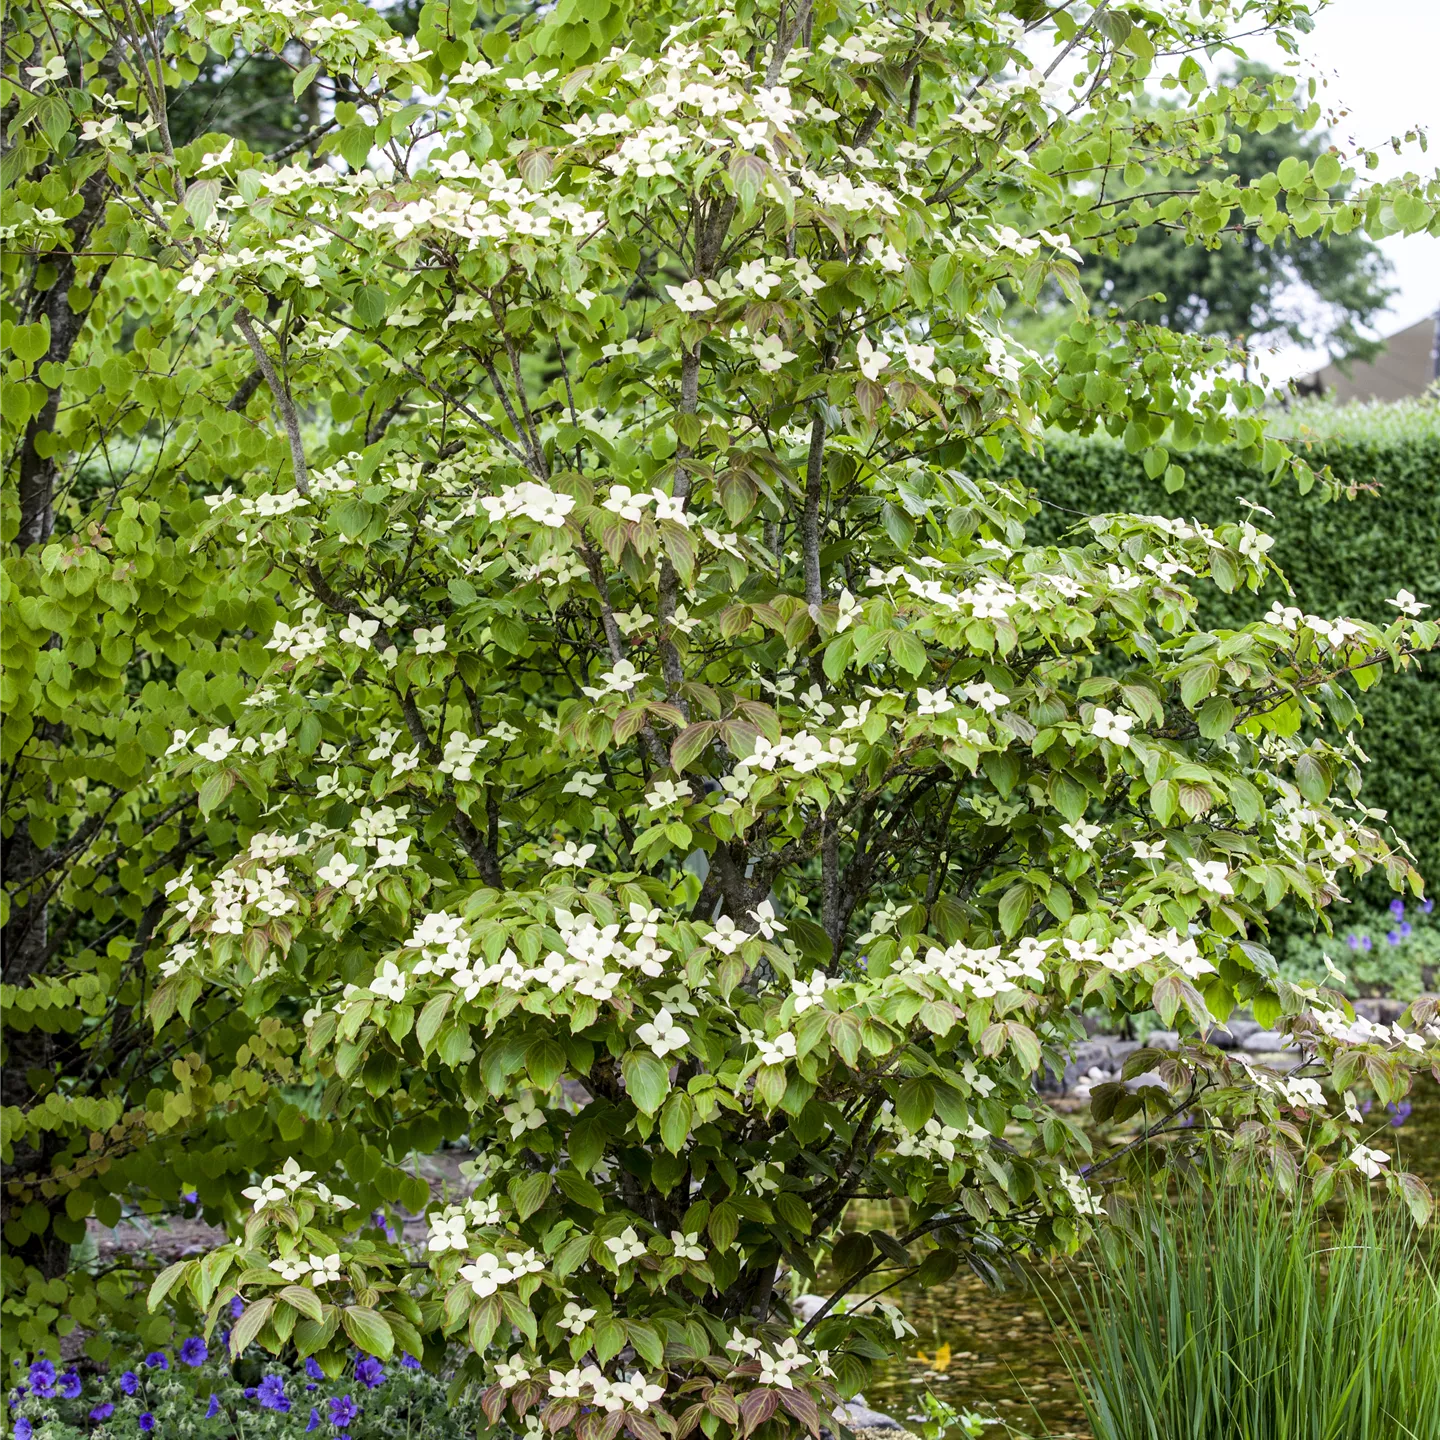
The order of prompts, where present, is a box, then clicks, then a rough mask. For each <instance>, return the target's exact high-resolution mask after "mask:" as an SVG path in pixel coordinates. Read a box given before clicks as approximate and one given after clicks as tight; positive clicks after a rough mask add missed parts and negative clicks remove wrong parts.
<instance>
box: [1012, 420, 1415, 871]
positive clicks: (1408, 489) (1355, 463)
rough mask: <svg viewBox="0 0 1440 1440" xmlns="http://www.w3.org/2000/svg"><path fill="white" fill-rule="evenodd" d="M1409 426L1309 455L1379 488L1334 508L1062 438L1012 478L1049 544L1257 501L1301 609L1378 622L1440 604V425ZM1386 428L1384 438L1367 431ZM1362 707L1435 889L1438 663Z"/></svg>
mask: <svg viewBox="0 0 1440 1440" xmlns="http://www.w3.org/2000/svg"><path fill="white" fill-rule="evenodd" d="M1340 413H1341V415H1342V416H1343V412H1340ZM1433 413H1434V412H1432V414H1433ZM1398 428H1400V429H1401V433H1400V434H1398V435H1397V434H1395V433H1393V432H1392V433H1389V434H1386V433H1385V432H1384V431H1383V429H1381V427H1379V426H1377V425H1375V424H1374V423H1373V422H1371V423H1366V422H1365V421H1364V420H1363V418H1362V421H1361V423H1359V424H1357V425H1356V426H1354V429H1355V430H1357V431H1359V432H1360V438H1344V439H1341V438H1334V437H1333V436H1330V435H1326V436H1324V437H1323V438H1322V439H1320V440H1318V441H1317V442H1311V443H1310V444H1309V445H1308V446H1307V447H1306V448H1307V449H1308V451H1309V453H1310V454H1311V455H1313V456H1314V457H1318V459H1312V463H1315V464H1317V465H1318V463H1319V462H1320V461H1324V462H1326V463H1328V464H1329V465H1330V466H1331V468H1332V469H1333V470H1334V472H1335V474H1336V476H1337V477H1338V478H1340V479H1341V480H1343V481H1346V482H1348V483H1351V484H1357V485H1366V486H1375V487H1377V490H1376V492H1373V493H1372V492H1370V491H1362V492H1360V493H1359V494H1357V496H1356V498H1355V499H1354V500H1353V501H1351V500H1340V501H1335V502H1332V503H1328V504H1327V503H1325V502H1324V501H1323V500H1321V499H1320V498H1319V497H1318V496H1317V495H1316V494H1315V493H1313V492H1312V494H1311V495H1309V496H1301V495H1299V494H1297V493H1296V489H1295V487H1294V485H1293V483H1290V482H1287V483H1286V485H1285V486H1284V487H1283V488H1282V487H1276V488H1271V486H1270V483H1269V481H1268V479H1267V478H1266V477H1265V476H1264V475H1263V474H1261V473H1260V472H1259V471H1257V470H1255V469H1253V468H1251V467H1249V466H1246V465H1243V464H1241V463H1239V462H1238V461H1237V459H1236V457H1235V456H1234V455H1233V454H1232V453H1230V452H1228V451H1225V450H1205V449H1197V450H1193V451H1191V452H1189V453H1187V454H1185V455H1181V456H1177V457H1176V458H1177V459H1179V460H1180V461H1182V462H1183V464H1184V466H1185V473H1186V479H1185V485H1184V488H1183V489H1181V490H1179V491H1177V492H1176V493H1174V494H1173V495H1172V494H1167V493H1166V492H1165V489H1164V487H1163V486H1162V485H1161V484H1160V483H1159V482H1158V481H1155V480H1151V479H1149V478H1148V477H1147V476H1146V474H1145V471H1144V468H1143V467H1142V465H1141V463H1140V458H1139V456H1136V455H1131V454H1129V453H1127V452H1126V450H1125V449H1124V447H1123V446H1122V445H1120V444H1119V443H1118V442H1117V441H1114V440H1110V439H1107V438H1104V437H1101V438H1094V439H1077V438H1073V437H1063V436H1062V437H1053V436H1052V437H1051V438H1050V440H1049V441H1047V444H1046V446H1045V452H1044V454H1043V456H1027V455H1023V454H1021V455H1011V456H1009V457H1008V458H1007V459H1006V461H1005V462H1004V463H1003V468H1004V469H1005V470H1006V471H1007V472H1008V473H1010V474H1013V475H1017V476H1019V477H1020V478H1021V480H1023V482H1024V483H1025V484H1026V485H1028V486H1030V487H1031V488H1032V489H1033V490H1034V491H1035V492H1036V494H1037V495H1038V496H1039V498H1040V499H1041V500H1042V501H1044V502H1045V508H1044V511H1043V514H1042V515H1041V516H1040V518H1039V520H1038V521H1037V522H1036V528H1037V529H1038V530H1039V532H1040V533H1041V534H1045V535H1049V536H1058V535H1060V534H1062V533H1063V532H1064V531H1065V530H1067V529H1068V528H1069V527H1070V526H1072V525H1074V524H1077V523H1079V521H1078V518H1077V516H1076V515H1075V514H1074V513H1071V512H1075V511H1079V512H1081V513H1082V514H1099V513H1104V512H1106V511H1117V510H1120V511H1138V512H1141V513H1145V514H1152V515H1154V514H1164V515H1169V516H1175V517H1185V518H1191V517H1194V518H1197V519H1199V520H1202V521H1204V522H1206V523H1210V524H1213V523H1215V522H1216V521H1219V520H1222V519H1234V518H1236V517H1237V516H1239V515H1241V514H1243V513H1244V507H1243V506H1241V505H1240V504H1239V503H1238V501H1237V497H1238V496H1244V497H1245V498H1247V499H1250V500H1255V501H1257V502H1258V503H1260V504H1262V505H1265V506H1267V507H1268V508H1269V509H1271V510H1273V511H1274V512H1275V518H1274V519H1273V520H1271V519H1269V518H1267V517H1265V516H1261V517H1259V522H1260V525H1261V527H1262V528H1263V529H1265V530H1266V531H1268V532H1269V533H1270V534H1272V535H1274V536H1275V548H1274V550H1273V551H1272V552H1271V553H1272V554H1273V555H1274V557H1275V559H1276V560H1277V561H1278V562H1279V564H1280V567H1281V568H1282V570H1284V572H1285V574H1286V575H1287V576H1288V578H1289V580H1290V583H1291V584H1292V585H1293V586H1294V588H1295V593H1296V596H1297V597H1298V599H1297V601H1296V603H1298V604H1300V605H1302V606H1303V607H1304V608H1305V609H1307V610H1310V611H1313V612H1315V613H1318V614H1322V615H1329V616H1334V615H1355V616H1358V617H1364V618H1365V619H1369V620H1376V621H1379V620H1382V619H1384V618H1387V617H1391V616H1393V615H1394V614H1395V611H1394V610H1393V609H1391V608H1390V607H1389V606H1388V605H1386V603H1385V600H1386V597H1387V596H1390V595H1394V594H1395V592H1396V591H1397V590H1398V589H1399V588H1400V587H1402V586H1403V587H1405V588H1406V589H1409V590H1411V591H1412V592H1413V593H1414V594H1416V595H1418V596H1419V597H1420V599H1422V600H1428V601H1430V602H1431V603H1432V604H1437V605H1440V424H1437V423H1435V422H1434V421H1433V420H1432V421H1431V422H1430V423H1429V424H1422V425H1416V424H1407V425H1406V426H1404V427H1398ZM1376 429H1381V435H1380V438H1374V437H1373V436H1371V435H1368V434H1366V432H1367V431H1374V430H1376ZM1405 432H1408V433H1405ZM1300 433H1303V427H1301V431H1300ZM1279 593H1280V592H1279V590H1278V589H1277V588H1276V587H1275V586H1273V585H1272V586H1269V587H1267V589H1266V590H1265V591H1264V592H1263V593H1262V595H1261V596H1254V595H1248V594H1240V595H1233V596H1227V595H1220V594H1218V592H1216V594H1215V599H1214V601H1213V602H1210V604H1211V608H1210V611H1209V614H1208V617H1207V618H1208V619H1209V620H1210V621H1211V622H1212V623H1216V624H1221V625H1224V624H1231V623H1235V622H1239V621H1245V620H1250V619H1254V618H1255V617H1257V616H1259V615H1262V614H1264V612H1265V611H1266V609H1268V608H1269V605H1270V601H1271V600H1272V599H1274V598H1275V597H1276V596H1277V595H1279ZM1364 708H1365V716H1366V724H1365V729H1364V733H1363V735H1362V736H1361V737H1360V743H1361V745H1362V746H1363V748H1364V750H1365V752H1366V753H1367V754H1368V755H1369V756H1370V758H1371V760H1372V762H1373V764H1372V765H1371V766H1370V768H1369V770H1368V772H1367V778H1366V782H1365V790H1364V792H1363V793H1364V798H1365V800H1366V802H1367V803H1368V804H1370V805H1373V806H1377V807H1379V808H1381V809H1384V810H1387V811H1388V812H1389V814H1390V818H1391V821H1392V822H1393V824H1394V825H1395V828H1396V829H1397V830H1398V831H1399V832H1400V834H1401V835H1403V836H1404V837H1405V838H1406V839H1407V840H1408V841H1409V843H1410V846H1411V848H1412V850H1413V851H1414V853H1415V859H1416V864H1417V865H1418V866H1419V868H1420V871H1421V873H1422V874H1424V875H1425V876H1426V877H1427V881H1428V882H1429V885H1430V888H1431V889H1432V891H1433V888H1434V886H1435V883H1436V882H1437V881H1440V659H1431V660H1430V662H1429V664H1428V666H1427V669H1426V670H1425V671H1424V672H1423V673H1412V674H1410V675H1405V676H1396V677H1393V678H1388V679H1387V680H1386V681H1385V682H1384V683H1383V684H1381V685H1380V686H1378V687H1376V689H1374V690H1372V691H1370V692H1369V693H1368V694H1367V695H1366V696H1365V706H1364Z"/></svg>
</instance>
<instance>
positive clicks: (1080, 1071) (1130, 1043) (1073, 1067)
mask: <svg viewBox="0 0 1440 1440" xmlns="http://www.w3.org/2000/svg"><path fill="white" fill-rule="evenodd" d="M1139 1048H1140V1042H1139V1041H1138V1040H1118V1039H1116V1038H1114V1037H1113V1036H1106V1037H1097V1038H1096V1039H1094V1040H1082V1041H1081V1042H1080V1044H1078V1045H1077V1046H1076V1047H1075V1058H1074V1059H1073V1060H1072V1061H1071V1062H1070V1063H1069V1064H1068V1065H1067V1066H1066V1067H1065V1080H1064V1087H1065V1089H1066V1090H1067V1091H1069V1090H1071V1089H1073V1088H1074V1087H1075V1085H1076V1083H1077V1082H1079V1081H1080V1080H1083V1079H1086V1078H1089V1077H1090V1072H1091V1071H1092V1070H1099V1071H1102V1072H1103V1073H1104V1074H1105V1075H1107V1076H1111V1077H1113V1076H1115V1075H1118V1074H1119V1073H1120V1069H1121V1066H1123V1065H1124V1064H1125V1057H1126V1056H1127V1055H1129V1054H1130V1053H1131V1051H1133V1050H1138V1049H1139Z"/></svg>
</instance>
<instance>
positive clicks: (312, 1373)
mask: <svg viewBox="0 0 1440 1440" xmlns="http://www.w3.org/2000/svg"><path fill="white" fill-rule="evenodd" d="M305 1373H306V1374H307V1375H308V1376H309V1377H310V1378H311V1379H312V1380H323V1379H324V1378H325V1372H324V1371H323V1370H322V1369H321V1368H320V1362H319V1361H318V1360H317V1359H316V1358H315V1357H314V1356H313V1355H307V1356H306V1357H305Z"/></svg>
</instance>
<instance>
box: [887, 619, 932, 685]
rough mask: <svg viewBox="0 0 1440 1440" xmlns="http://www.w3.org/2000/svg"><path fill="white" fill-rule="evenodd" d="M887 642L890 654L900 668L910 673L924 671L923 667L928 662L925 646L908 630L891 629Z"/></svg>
mask: <svg viewBox="0 0 1440 1440" xmlns="http://www.w3.org/2000/svg"><path fill="white" fill-rule="evenodd" d="M889 643H890V654H891V656H892V657H893V658H894V660H895V662H896V663H897V664H898V665H899V666H901V668H902V669H905V670H908V671H909V672H910V674H912V675H923V674H924V673H925V667H926V665H928V664H929V663H930V662H929V660H928V658H927V657H926V654H925V647H924V645H922V644H921V643H920V641H919V640H918V639H917V638H916V637H915V636H914V635H912V634H911V633H910V631H908V630H892V631H891V632H890V639H889Z"/></svg>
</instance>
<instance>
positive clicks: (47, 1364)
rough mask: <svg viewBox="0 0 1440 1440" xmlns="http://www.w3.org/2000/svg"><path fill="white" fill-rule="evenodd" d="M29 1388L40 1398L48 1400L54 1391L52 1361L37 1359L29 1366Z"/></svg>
mask: <svg viewBox="0 0 1440 1440" xmlns="http://www.w3.org/2000/svg"><path fill="white" fill-rule="evenodd" d="M30 1388H31V1389H32V1390H33V1391H34V1392H35V1393H36V1395H38V1396H39V1397H40V1399H42V1400H48V1399H49V1398H50V1397H51V1396H52V1395H53V1394H54V1393H55V1364H54V1361H51V1360H37V1361H36V1362H35V1363H34V1364H33V1365H32V1366H31V1367H30Z"/></svg>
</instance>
